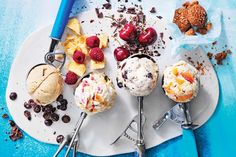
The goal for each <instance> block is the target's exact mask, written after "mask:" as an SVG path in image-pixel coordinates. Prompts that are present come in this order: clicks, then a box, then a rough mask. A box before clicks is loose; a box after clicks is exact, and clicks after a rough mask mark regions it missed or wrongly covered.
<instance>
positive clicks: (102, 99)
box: [54, 72, 116, 156]
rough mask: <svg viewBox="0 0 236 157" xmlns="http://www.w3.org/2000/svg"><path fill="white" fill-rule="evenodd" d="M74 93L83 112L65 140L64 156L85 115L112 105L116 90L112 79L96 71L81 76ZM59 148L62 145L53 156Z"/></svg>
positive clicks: (76, 135) (74, 138) (67, 153)
mask: <svg viewBox="0 0 236 157" xmlns="http://www.w3.org/2000/svg"><path fill="white" fill-rule="evenodd" d="M74 94H75V95H74V96H75V102H76V104H77V105H78V106H79V107H80V109H81V110H82V111H83V112H81V115H80V118H79V121H78V123H77V125H76V128H75V129H74V132H73V133H72V135H71V139H70V141H68V142H67V143H68V144H69V145H68V149H67V151H66V154H65V156H68V155H69V152H70V149H71V147H72V146H73V144H74V141H75V140H76V137H78V133H79V130H80V128H81V126H82V123H83V121H84V119H85V118H86V117H87V115H88V114H89V115H91V114H95V113H98V112H103V111H106V110H108V109H109V108H111V107H112V105H113V103H114V101H115V98H116V92H115V88H114V85H113V83H112V81H111V80H110V79H109V77H108V76H107V75H105V74H104V73H98V72H90V73H88V74H85V75H84V76H83V77H81V79H80V80H79V85H78V87H77V88H76V90H75V93H74ZM63 143H65V142H63ZM61 149H62V145H61V146H60V147H59V150H58V151H57V152H56V154H55V155H54V156H57V155H58V153H59V152H60V150H61Z"/></svg>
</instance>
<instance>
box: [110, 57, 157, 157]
mask: <svg viewBox="0 0 236 157" xmlns="http://www.w3.org/2000/svg"><path fill="white" fill-rule="evenodd" d="M134 57H138V58H144V57H145V58H148V59H150V60H151V61H152V62H154V63H156V61H155V60H154V59H153V58H152V57H151V56H149V55H146V54H134V55H132V56H130V57H129V58H134ZM137 99H138V114H137V115H136V116H135V117H134V118H133V119H132V120H131V122H130V123H129V124H128V126H127V127H126V128H125V129H124V131H123V132H122V133H121V134H120V136H118V138H116V139H115V140H114V142H112V143H111V144H115V143H116V142H117V141H118V140H119V139H120V138H121V137H123V136H124V137H126V138H127V139H129V140H131V141H132V142H134V143H135V146H136V151H135V156H137V157H144V156H145V142H144V132H143V126H144V124H145V120H146V119H145V116H144V112H143V99H144V96H138V97H137ZM133 124H135V126H136V128H134V127H133ZM129 130H130V131H132V132H133V133H135V134H136V138H133V137H131V135H130V134H129V133H128V132H129Z"/></svg>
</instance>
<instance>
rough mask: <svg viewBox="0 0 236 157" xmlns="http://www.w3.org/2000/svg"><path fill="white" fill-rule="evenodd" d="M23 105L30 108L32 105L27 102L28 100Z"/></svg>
mask: <svg viewBox="0 0 236 157" xmlns="http://www.w3.org/2000/svg"><path fill="white" fill-rule="evenodd" d="M24 107H25V108H26V109H31V108H32V105H31V104H30V103H28V102H24Z"/></svg>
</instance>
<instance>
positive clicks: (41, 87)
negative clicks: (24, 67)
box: [26, 64, 63, 105]
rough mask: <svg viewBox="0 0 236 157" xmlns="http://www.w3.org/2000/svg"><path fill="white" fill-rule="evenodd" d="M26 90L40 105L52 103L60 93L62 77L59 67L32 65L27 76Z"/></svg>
mask: <svg viewBox="0 0 236 157" xmlns="http://www.w3.org/2000/svg"><path fill="white" fill-rule="evenodd" d="M26 85H27V91H28V93H29V94H30V95H31V96H32V98H33V99H34V101H35V102H37V103H38V104H41V105H47V104H50V103H52V102H53V101H55V100H56V99H57V97H58V96H59V95H60V94H61V92H62V89H63V78H62V76H61V73H60V71H59V69H57V68H55V67H53V66H51V65H46V64H45V65H39V66H36V67H34V68H33V69H32V70H31V71H30V72H29V75H28V77H27V82H26Z"/></svg>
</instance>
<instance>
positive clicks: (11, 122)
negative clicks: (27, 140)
mask: <svg viewBox="0 0 236 157" xmlns="http://www.w3.org/2000/svg"><path fill="white" fill-rule="evenodd" d="M8 123H9V124H10V126H11V127H13V126H15V125H16V123H15V122H14V121H12V120H9V121H8Z"/></svg>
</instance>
